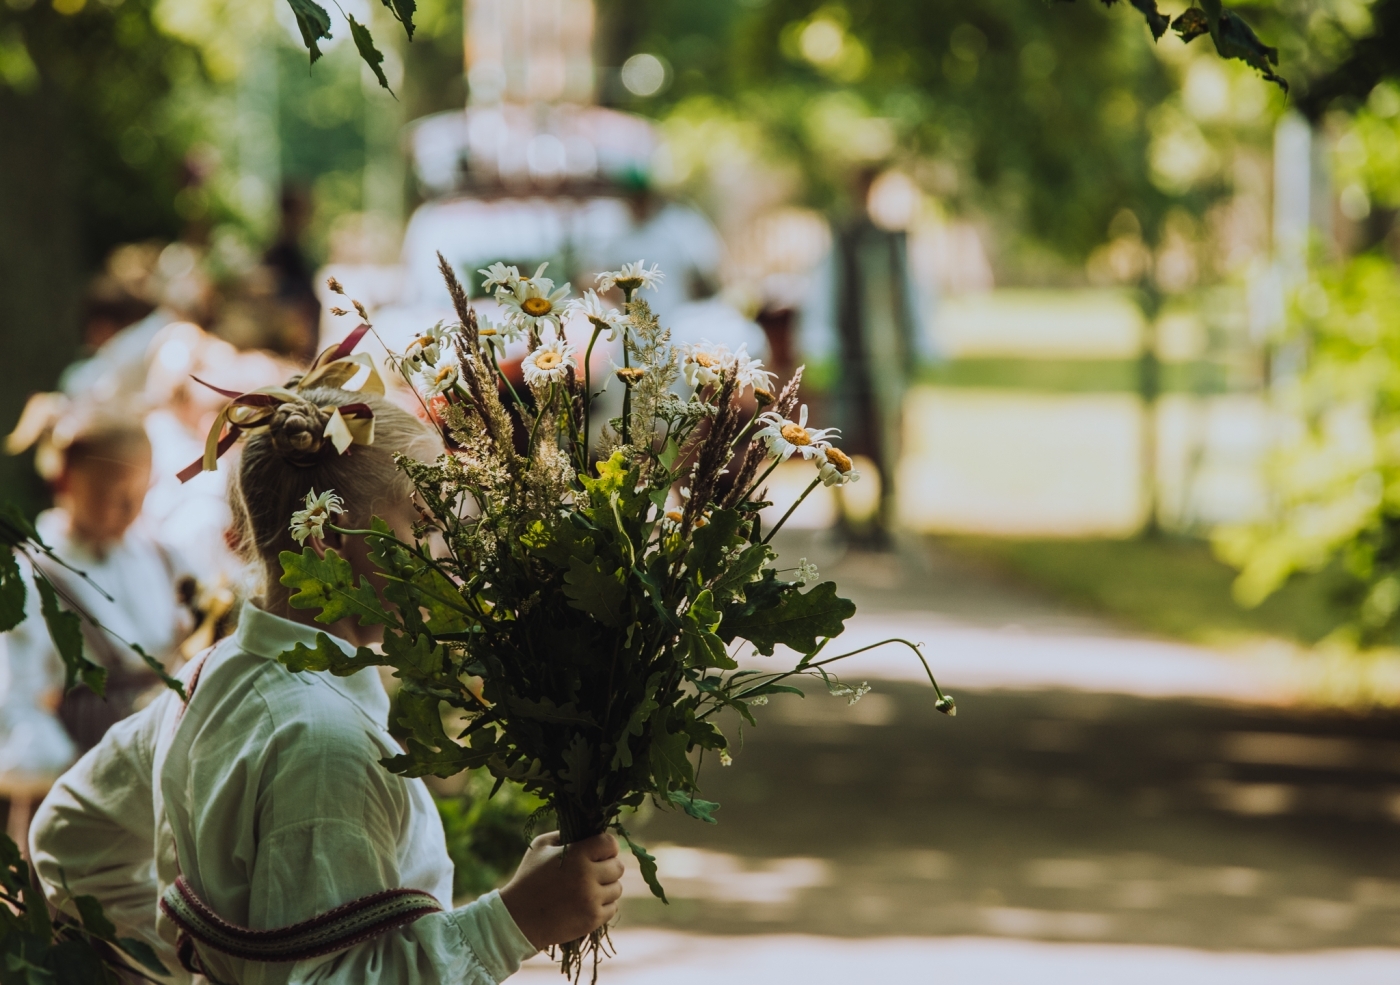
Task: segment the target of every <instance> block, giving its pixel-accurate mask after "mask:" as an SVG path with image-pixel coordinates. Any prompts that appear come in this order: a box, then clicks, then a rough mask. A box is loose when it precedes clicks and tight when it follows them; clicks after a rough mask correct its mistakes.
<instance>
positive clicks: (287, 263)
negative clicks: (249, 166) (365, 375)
mask: <svg viewBox="0 0 1400 985" xmlns="http://www.w3.org/2000/svg"><path fill="white" fill-rule="evenodd" d="M280 204H281V215H282V221H281V224H280V225H279V227H278V230H277V240H276V241H275V242H274V243H273V244H272V245H271V246H270V247H268V250H267V252H266V253H265V254H264V255H263V266H264V267H265V268H266V270H267V271H268V273H269V274H270V275H271V286H272V298H273V302H274V304H275V307H276V309H277V319H276V321H277V324H278V326H279V328H280V331H279V333H278V334H279V335H280V338H279V339H278V340H277V342H278V344H276V345H271V346H267V347H266V348H270V349H272V350H273V351H275V352H278V353H281V354H282V355H285V356H287V357H289V358H291V359H295V360H296V361H297V362H300V363H310V362H311V360H312V359H314V358H316V351H317V338H318V332H319V329H320V324H321V302H320V300H319V299H318V298H317V297H316V287H315V284H314V283H313V282H312V270H311V263H310V261H309V260H307V258H306V251H305V250H303V249H302V246H301V238H302V236H303V235H304V234H305V232H306V226H307V223H308V222H309V221H310V219H311V196H310V194H309V193H308V192H307V190H306V189H305V188H303V187H301V186H300V185H294V184H292V185H286V186H284V187H283V189H282V197H281V201H280Z"/></svg>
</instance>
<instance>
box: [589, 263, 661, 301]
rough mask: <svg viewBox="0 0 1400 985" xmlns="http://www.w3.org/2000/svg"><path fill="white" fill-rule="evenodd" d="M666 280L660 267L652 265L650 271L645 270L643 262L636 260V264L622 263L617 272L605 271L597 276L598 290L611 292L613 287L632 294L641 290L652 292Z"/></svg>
mask: <svg viewBox="0 0 1400 985" xmlns="http://www.w3.org/2000/svg"><path fill="white" fill-rule="evenodd" d="M665 279H666V275H665V274H663V273H662V272H661V267H660V266H659V265H657V264H652V267H651V269H650V270H648V269H647V263H646V261H645V260H638V261H637V262H636V263H624V264H623V265H622V267H621V268H620V269H618V270H605V271H603V272H602V273H601V274H599V275H598V290H600V291H611V290H612V289H613V288H614V287H616V288H620V289H621V290H623V291H626V292H627V293H628V294H634V293H636V292H637V291H639V290H641V289H642V288H646V289H647V290H651V291H654V290H656V285H657V284H660V283H661V282H662V281H663V280H665Z"/></svg>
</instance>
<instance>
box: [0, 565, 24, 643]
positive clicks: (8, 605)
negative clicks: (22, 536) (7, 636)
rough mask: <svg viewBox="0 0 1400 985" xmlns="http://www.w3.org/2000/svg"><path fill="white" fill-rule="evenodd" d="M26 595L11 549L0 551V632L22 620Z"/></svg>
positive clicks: (13, 626)
mask: <svg viewBox="0 0 1400 985" xmlns="http://www.w3.org/2000/svg"><path fill="white" fill-rule="evenodd" d="M26 595H27V590H26V589H25V587H24V575H23V573H22V572H21V571H20V569H19V561H18V560H17V559H16V558H15V555H14V551H13V549H11V550H7V551H4V552H3V553H0V633H7V632H9V631H10V630H12V629H14V628H15V627H16V626H18V625H19V624H20V623H22V622H24V603H25V597H26Z"/></svg>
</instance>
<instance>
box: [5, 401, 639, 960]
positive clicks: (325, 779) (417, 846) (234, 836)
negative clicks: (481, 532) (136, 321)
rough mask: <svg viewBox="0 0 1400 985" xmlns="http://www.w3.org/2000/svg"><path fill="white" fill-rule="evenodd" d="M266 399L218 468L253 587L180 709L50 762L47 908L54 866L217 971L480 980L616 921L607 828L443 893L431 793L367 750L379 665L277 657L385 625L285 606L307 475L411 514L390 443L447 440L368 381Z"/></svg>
mask: <svg viewBox="0 0 1400 985" xmlns="http://www.w3.org/2000/svg"><path fill="white" fill-rule="evenodd" d="M282 393H283V394H287V391H282ZM279 399H281V400H282V402H281V403H280V404H279V405H277V406H276V407H275V408H274V409H272V411H271V413H270V416H269V418H268V419H267V420H266V421H265V422H264V424H265V426H264V428H263V430H261V431H259V432H257V433H254V434H252V436H250V437H248V439H247V441H246V443H245V446H244V449H243V454H242V457H241V459H240V461H239V463H238V465H237V471H236V472H235V473H234V477H233V479H232V481H231V483H230V486H231V489H230V497H231V501H232V506H233V510H234V516H235V522H236V524H237V528H238V540H239V543H240V545H241V548H242V550H243V552H244V554H245V556H246V557H247V558H248V560H249V561H250V562H251V563H253V564H255V565H257V566H258V568H259V570H260V571H261V572H262V574H263V587H262V593H261V596H260V597H259V598H257V599H255V600H254V604H250V605H248V606H245V608H244V611H243V615H242V617H241V619H240V623H239V626H238V629H237V632H236V633H235V635H233V636H232V637H230V638H228V639H226V640H224V641H223V642H221V643H220V644H218V645H217V646H215V647H214V648H213V649H212V650H210V651H207V653H206V654H205V655H203V656H201V657H199V658H197V659H196V660H195V661H194V662H193V663H192V664H191V666H190V668H189V669H188V670H187V671H186V672H185V674H184V676H185V678H186V687H187V688H188V689H189V691H190V692H191V697H190V699H189V702H188V704H182V703H181V701H180V699H179V698H178V697H177V696H176V695H175V694H174V693H173V692H171V693H167V694H165V695H163V696H162V697H161V698H159V699H157V700H156V701H154V702H153V703H152V704H151V705H150V706H149V707H147V708H146V709H145V710H144V711H142V712H140V713H139V714H137V715H135V716H133V717H132V718H130V719H128V720H127V721H125V722H122V723H121V724H120V725H118V726H117V727H116V728H114V729H113V730H112V731H111V732H110V733H108V736H107V738H106V739H104V740H103V742H102V743H101V744H100V745H99V746H98V747H97V748H96V749H94V750H93V751H92V752H90V753H88V754H87V755H86V756H85V757H83V759H82V760H81V761H79V762H78V764H77V765H76V766H75V767H73V769H72V770H70V771H69V772H68V773H67V774H66V775H65V776H64V777H63V778H61V779H60V781H59V782H58V784H57V785H56V786H55V788H54V790H53V792H52V793H51V794H50V795H49V797H48V799H47V800H46V801H45V802H44V804H43V806H42V807H41V808H40V810H39V813H38V816H37V818H36V822H35V825H34V829H33V831H34V833H33V836H32V855H33V858H34V860H35V864H36V867H37V871H38V873H39V876H40V878H41V879H42V881H43V883H44V886H45V889H46V890H47V892H48V893H49V898H50V900H51V901H52V902H53V903H54V904H55V905H57V906H60V907H64V908H67V909H71V904H69V903H68V902H67V901H68V900H69V899H70V897H69V895H68V890H65V889H64V888H63V881H64V878H65V877H66V880H67V886H68V887H69V889H71V892H72V893H74V894H82V893H90V894H92V895H94V896H96V897H97V898H98V900H99V901H100V902H101V903H102V905H103V906H104V907H105V909H106V912H107V914H108V916H109V917H111V918H112V919H113V921H114V922H115V923H116V924H117V926H118V931H119V933H123V934H133V935H138V936H141V937H143V938H145V939H146V940H148V941H149V942H150V943H151V944H152V945H153V946H155V947H156V948H157V951H158V953H159V954H160V955H161V956H162V958H163V959H165V961H166V963H167V964H169V965H172V966H174V965H175V964H176V961H177V959H178V961H179V963H180V965H181V966H182V967H183V968H185V969H186V970H187V971H188V972H190V973H195V972H201V973H203V974H205V975H206V976H207V978H208V980H209V981H211V982H224V983H230V985H232V983H237V985H289V983H293V982H295V983H312V982H315V983H332V982H334V983H346V985H350V983H353V985H362V983H385V985H429V983H453V985H458V983H461V985H495V983H497V982H499V981H500V980H501V979H503V978H505V977H506V976H508V975H510V974H511V973H513V972H514V971H515V970H516V968H517V967H518V966H519V963H520V962H521V961H522V960H524V959H525V958H526V957H528V956H529V955H531V954H533V953H534V952H535V951H536V950H537V949H539V948H542V947H546V946H549V945H551V944H556V943H560V942H563V941H567V940H573V939H576V938H578V937H581V936H583V935H585V934H587V933H589V932H591V931H592V930H593V929H595V928H596V927H598V926H601V925H602V924H603V923H604V922H605V921H607V920H608V919H610V918H611V917H612V915H613V914H614V913H615V912H616V908H617V900H618V898H619V897H620V895H621V892H622V890H621V883H620V879H621V876H622V864H621V862H620V861H619V860H618V858H617V844H616V842H615V841H614V840H613V838H612V837H611V836H610V835H605V836H599V837H597V838H593V839H590V840H588V841H585V842H581V843H578V844H576V845H572V846H570V847H569V850H568V851H567V852H564V851H563V850H562V849H561V848H560V847H559V844H558V836H557V833H552V834H549V835H543V836H541V837H539V838H536V839H535V842H534V844H533V845H532V846H531V848H530V849H529V851H528V852H527V853H526V856H525V859H524V860H523V861H522V863H521V866H520V869H519V871H518V872H517V873H516V875H515V877H514V878H513V879H512V880H511V881H510V883H509V884H508V885H507V886H506V887H505V888H504V889H502V890H500V891H499V892H492V893H489V894H487V895H486V896H484V897H482V898H481V899H478V900H477V901H475V902H474V903H471V904H469V905H467V906H463V907H459V908H456V909H453V908H452V899H451V891H452V875H453V872H452V863H451V861H450V860H449V859H448V856H447V851H446V847H445V839H444V836H443V830H442V823H441V821H440V819H439V816H438V814H437V811H436V810H435V808H434V806H433V801H432V799H431V797H430V795H429V793H428V791H427V788H426V787H425V786H424V784H423V782H422V781H421V780H417V779H405V778H403V777H401V776H396V775H394V774H392V773H389V772H388V771H387V770H385V769H384V767H383V766H381V765H380V760H382V759H383V758H385V757H386V756H390V755H394V754H397V753H398V752H399V751H400V749H399V747H398V745H397V743H396V742H395V740H394V739H393V738H392V737H391V735H390V734H389V732H388V730H387V724H388V723H387V717H388V714H389V699H388V697H387V695H386V693H385V691H384V688H383V685H382V684H381V681H380V678H379V676H378V675H377V674H376V673H375V671H373V670H366V671H361V672H359V673H357V674H353V675H351V676H348V677H334V676H332V675H330V674H328V673H304V674H293V673H291V672H289V671H288V670H287V669H286V668H285V667H284V666H283V665H282V664H280V663H279V662H278V660H277V656H278V654H279V653H281V652H283V651H285V650H287V649H290V648H291V647H293V646H294V645H296V644H298V643H303V644H306V645H307V646H315V645H316V640H317V634H318V632H326V631H329V632H330V633H333V634H334V639H333V642H334V643H335V645H337V646H340V647H341V648H343V649H344V650H345V651H346V652H347V653H353V652H354V648H355V646H357V645H373V644H374V643H375V642H377V640H378V639H379V633H378V632H377V631H376V629H375V628H374V627H362V626H358V625H356V624H355V622H354V621H353V620H346V621H343V622H340V623H337V624H335V625H333V626H329V627H323V626H320V625H318V624H315V623H313V622H312V619H311V617H312V615H313V614H314V613H313V612H312V611H311V610H305V609H296V608H293V607H292V606H291V605H290V604H289V601H288V597H289V590H288V589H287V588H285V587H283V586H282V585H281V584H280V583H279V580H278V578H279V574H280V565H279V563H278V560H277V558H278V553H279V552H280V551H283V550H297V549H298V548H299V546H300V545H298V544H295V543H293V541H292V538H291V536H290V533H289V529H288V526H289V521H290V518H291V516H292V513H293V512H295V511H296V510H298V509H301V508H302V507H303V505H304V502H305V500H306V497H307V495H308V493H310V492H312V491H313V490H315V491H317V492H322V493H324V492H326V491H327V490H330V489H334V490H335V491H336V492H337V493H338V494H339V495H341V496H342V497H344V500H345V503H346V506H347V509H348V515H346V516H344V517H341V518H340V519H339V520H338V521H337V522H341V523H344V524H345V525H346V526H350V527H363V526H365V525H367V523H368V521H369V517H370V516H371V514H374V515H378V516H381V517H383V518H384V519H385V520H386V521H388V522H389V523H391V524H393V525H395V526H396V527H397V528H398V529H400V530H406V529H407V527H408V526H409V525H411V524H412V522H413V521H414V519H415V518H416V514H415V513H414V511H413V509H412V505H411V499H410V497H411V487H410V486H409V485H408V484H407V482H406V480H405V479H404V478H403V476H402V475H401V473H399V472H398V471H397V469H396V468H395V465H394V463H393V457H392V456H393V453H395V452H403V453H405V454H409V455H412V456H414V457H419V458H433V457H436V455H437V454H439V453H440V451H441V449H440V447H439V446H437V445H436V439H435V438H434V437H433V436H432V435H431V433H430V432H428V431H427V429H426V428H425V427H424V426H423V425H422V424H420V423H419V422H418V421H417V420H416V419H415V418H413V417H412V416H411V415H409V414H408V413H406V412H404V411H401V410H399V409H397V408H395V407H393V406H391V405H389V404H388V403H387V402H385V401H384V400H382V399H380V398H377V397H374V396H372V395H366V394H363V393H354V394H349V393H345V392H344V391H341V390H336V389H309V390H302V391H299V392H298V393H297V394H289V395H287V396H285V397H282V398H279ZM352 402H355V403H367V404H368V405H369V407H370V408H371V409H372V412H373V419H374V429H375V430H374V436H373V439H372V442H373V443H372V444H370V445H369V446H364V445H353V446H351V447H350V448H349V449H348V450H347V451H346V453H345V454H341V453H339V452H337V451H336V449H335V447H334V446H333V444H332V442H331V440H330V439H328V438H327V437H326V433H327V430H326V429H327V424H328V423H329V422H330V420H331V411H332V410H333V409H334V408H336V407H340V406H345V405H347V404H349V403H352ZM307 543H308V545H310V546H312V547H313V548H314V549H315V550H318V551H324V550H326V549H328V548H335V549H336V550H337V551H340V552H341V553H342V554H343V556H344V557H346V558H347V560H348V561H349V562H350V563H351V565H352V567H353V568H354V569H355V571H356V573H357V575H358V574H359V573H364V574H367V575H369V576H371V577H374V568H373V565H372V564H371V563H370V562H369V559H368V557H367V553H366V548H365V546H364V544H363V542H362V541H361V540H359V539H358V538H351V539H348V540H342V539H341V538H340V537H339V536H338V535H336V534H334V533H333V532H331V531H329V530H328V531H326V532H325V534H324V535H323V537H312V538H311V539H310V540H308V541H307ZM267 931H276V933H275V934H267V933H264V932H267Z"/></svg>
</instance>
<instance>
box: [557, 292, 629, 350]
mask: <svg viewBox="0 0 1400 985" xmlns="http://www.w3.org/2000/svg"><path fill="white" fill-rule="evenodd" d="M568 309H569V310H570V311H577V312H579V313H580V314H582V315H583V316H584V317H585V318H587V319H588V320H589V321H590V322H592V323H593V327H594V328H596V329H598V330H599V331H602V332H607V333H608V341H609V342H616V341H617V331H618V329H620V328H622V327H624V326H625V325H626V324H627V316H626V315H624V314H623V313H622V312H620V311H618V310H617V309H616V308H607V307H604V306H603V299H602V298H600V297H598V292H597V291H589V292H588V293H586V294H585V295H584V296H583V297H581V298H575V299H574V300H573V301H570V302H569V304H568Z"/></svg>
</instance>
